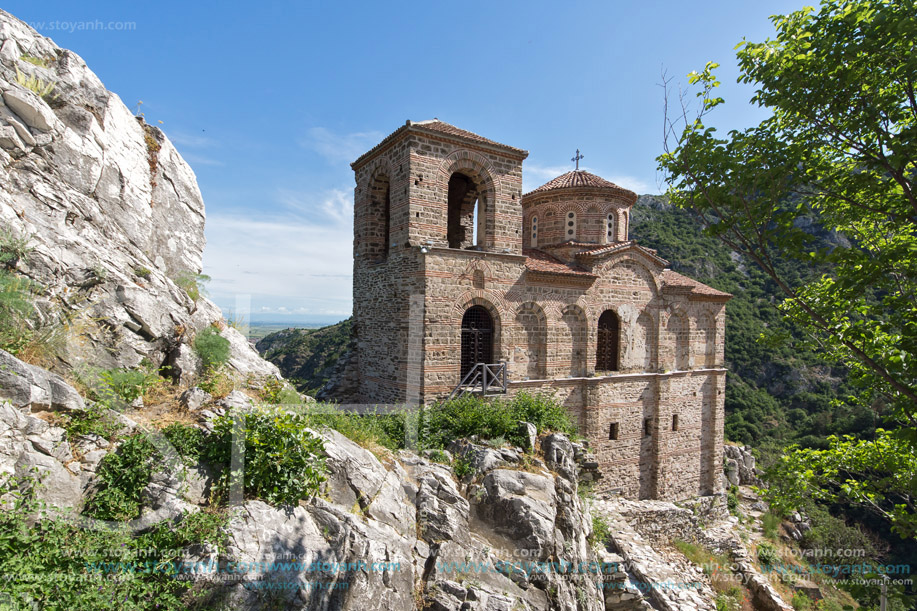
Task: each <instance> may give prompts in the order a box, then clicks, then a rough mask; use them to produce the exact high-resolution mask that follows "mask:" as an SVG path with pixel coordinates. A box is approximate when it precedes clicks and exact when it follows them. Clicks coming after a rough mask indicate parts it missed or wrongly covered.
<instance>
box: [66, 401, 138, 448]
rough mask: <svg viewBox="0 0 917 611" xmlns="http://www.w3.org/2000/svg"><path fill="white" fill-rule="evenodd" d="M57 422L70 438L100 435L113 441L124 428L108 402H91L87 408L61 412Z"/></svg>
mask: <svg viewBox="0 0 917 611" xmlns="http://www.w3.org/2000/svg"><path fill="white" fill-rule="evenodd" d="M56 424H57V425H58V426H60V427H62V428H63V429H64V430H65V431H67V438H68V439H70V440H74V439H76V438H77V437H79V436H81V435H99V436H100V437H104V438H105V439H107V440H109V441H111V440H113V439H114V438H115V436H116V435H117V434H118V433H119V432H120V431H121V429H122V426H121V425H120V424H119V423H118V421H117V419H116V418H115V416H114V414H113V413H112V411H111V410H110V409H109V408H108V404H107V403H91V404H90V405H89V406H87V408H86V409H85V410H81V411H71V412H69V413H66V414H61V415H59V416H57V419H56Z"/></svg>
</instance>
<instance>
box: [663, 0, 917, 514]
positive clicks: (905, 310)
mask: <svg viewBox="0 0 917 611" xmlns="http://www.w3.org/2000/svg"><path fill="white" fill-rule="evenodd" d="M773 22H774V25H775V28H776V37H774V38H773V39H769V40H767V41H765V42H762V43H754V42H748V41H743V42H742V43H741V44H740V45H739V46H738V47H737V58H738V64H739V68H740V70H741V76H740V78H739V80H740V81H742V82H745V83H750V84H753V85H754V86H755V88H756V89H755V94H754V96H753V97H752V102H753V103H756V104H758V105H760V106H762V107H764V108H766V109H767V110H768V111H769V112H770V113H771V116H770V117H769V118H768V119H766V120H764V121H763V122H761V124H760V125H758V126H756V127H752V128H749V129H746V130H742V131H734V132H731V133H730V134H728V136H727V137H725V138H719V137H717V136H716V134H715V132H714V131H713V130H712V129H711V128H707V127H705V122H706V121H707V114H708V113H709V112H710V111H711V110H712V109H713V108H715V107H716V106H717V105H718V104H720V103H722V102H721V101H720V100H719V99H718V98H715V97H714V96H713V94H712V92H713V90H714V89H715V87H716V85H717V84H718V83H717V81H716V78H715V76H714V75H713V70H714V68H715V66H713V65H712V64H708V65H707V67H706V68H705V70H704V71H703V72H701V73H699V74H697V73H692V75H689V81H690V82H691V83H692V84H694V85H695V86H698V87H699V91H698V95H699V96H700V98H701V100H702V102H703V104H702V107H701V110H700V112H699V113H698V115H697V117H696V118H693V119H692V118H685V119H684V122H683V125H681V130H680V131H678V130H676V129H674V123H673V122H671V121H670V122H669V123H668V125H669V127H670V131H669V136H670V138H669V141H668V142H667V143H666V153H665V154H664V155H662V156H660V157H659V158H658V161H659V166H660V169H662V170H663V171H664V172H665V173H666V174H667V182H668V184H669V188H670V195H671V198H672V200H673V201H674V202H675V203H676V204H678V205H679V206H682V207H684V208H687V209H690V210H691V211H692V212H693V213H694V214H695V216H696V217H697V218H698V219H700V220H701V222H702V223H703V224H704V225H705V226H706V227H707V229H708V231H709V232H710V233H711V235H714V236H716V237H717V238H719V239H720V240H722V241H723V242H724V243H725V244H727V245H728V246H729V247H730V248H732V249H733V250H735V251H736V252H738V253H740V254H743V255H745V256H747V257H749V258H750V259H752V260H753V261H755V262H756V263H757V265H758V266H759V267H760V268H761V269H762V270H763V271H764V272H765V273H766V274H767V275H768V276H770V278H771V279H772V280H773V282H774V283H775V284H776V285H777V286H778V287H779V288H780V289H781V291H782V292H783V293H784V295H785V296H786V299H785V301H784V302H783V303H782V304H781V305H780V308H781V311H782V312H783V313H784V315H785V316H787V317H788V318H789V319H791V320H793V321H794V322H795V323H797V324H798V325H799V326H800V327H801V328H802V329H804V330H805V331H806V334H807V336H806V338H805V339H806V341H807V343H808V345H809V347H810V348H811V349H813V350H818V351H820V352H821V353H822V354H824V355H825V357H826V358H827V359H828V360H833V361H837V362H842V363H844V364H846V365H847V366H848V367H849V368H850V371H851V381H852V382H854V383H855V384H856V385H857V386H858V388H859V389H860V394H859V396H858V397H856V400H858V401H860V402H861V404H862V405H865V406H870V407H872V408H877V407H878V408H881V409H883V412H884V414H883V415H884V417H885V419H886V425H887V426H891V427H908V428H909V429H913V428H915V427H917V325H915V321H917V256H915V255H917V90H915V83H917V54H915V53H914V42H913V41H914V40H917V11H915V10H914V4H913V2H895V1H891V0H825V1H824V2H822V4H821V6H820V7H819V8H818V9H817V10H815V9H808V8H807V9H803V10H801V11H796V12H794V13H791V14H789V15H785V16H776V17H774V18H773ZM786 258H792V259H794V260H796V261H797V262H798V265H799V267H800V269H802V270H806V273H800V274H798V275H797V276H796V277H792V276H791V275H789V274H787V273H786V272H785V270H781V269H780V267H779V265H778V264H777V263H776V262H777V261H778V260H780V259H786ZM901 441H902V443H904V441H905V438H901ZM903 449H906V446H905V448H903ZM913 450H914V447H913V445H911V447H910V450H909V451H910V452H913ZM807 458H814V457H813V456H809V455H807ZM795 466H797V467H800V468H801V467H802V466H803V465H802V464H796V465H795ZM887 467H888V468H900V467H902V465H900V464H898V463H888V464H887ZM807 481H808V482H809V484H810V487H812V486H817V485H818V481H817V480H815V479H812V478H808V479H807ZM791 483H792V482H787V484H788V485H789V484H791ZM837 485H838V486H841V485H844V486H846V485H847V484H843V483H840V482H839V483H838V484H837ZM850 486H851V487H850V488H849V490H847V492H846V493H847V494H848V496H850V497H851V498H856V499H858V502H872V503H874V504H875V505H879V506H882V507H883V511H885V512H886V513H885V515H886V516H887V517H888V518H889V519H892V520H895V521H898V520H902V519H904V521H905V522H907V521H908V519H907V518H906V515H905V516H902V512H896V511H891V510H889V509H888V507H886V506H885V505H883V502H882V499H880V498H873V499H871V498H870V497H869V495H868V494H866V493H865V492H864V493H862V494H861V493H860V492H859V490H860V489H859V488H857V487H856V486H854V485H853V484H850ZM812 492H814V491H812ZM876 494H880V493H879V492H876ZM905 506H906V507H905V509H904V510H902V511H903V513H904V514H907V512H910V513H911V514H913V513H915V512H917V509H915V508H914V507H912V506H910V505H908V504H907V503H905ZM902 528H903V529H904V531H907V530H908V529H909V527H908V526H907V525H906V524H905V525H903V526H902Z"/></svg>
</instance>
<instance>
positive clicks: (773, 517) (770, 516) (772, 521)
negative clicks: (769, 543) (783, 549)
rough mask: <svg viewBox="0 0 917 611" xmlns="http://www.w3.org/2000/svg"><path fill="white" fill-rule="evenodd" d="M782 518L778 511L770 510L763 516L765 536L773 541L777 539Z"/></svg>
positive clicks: (762, 525) (762, 523)
mask: <svg viewBox="0 0 917 611" xmlns="http://www.w3.org/2000/svg"><path fill="white" fill-rule="evenodd" d="M782 521H783V520H782V518H781V517H780V516H779V515H777V514H776V513H773V512H770V511H768V512H767V513H765V514H764V515H762V516H761V528H762V529H763V530H764V536H765V537H767V538H768V539H771V540H773V541H776V540H777V534H778V533H777V528H778V527H779V526H780V522H782Z"/></svg>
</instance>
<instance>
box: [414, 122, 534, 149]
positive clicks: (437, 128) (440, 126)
mask: <svg viewBox="0 0 917 611" xmlns="http://www.w3.org/2000/svg"><path fill="white" fill-rule="evenodd" d="M410 125H411V126H413V127H419V128H421V129H427V130H430V131H434V132H439V133H441V134H446V135H448V136H456V137H458V138H462V139H464V140H471V141H473V142H480V143H482V144H489V145H491V146H499V147H500V148H504V149H509V150H511V151H515V152H516V153H519V154H523V155H528V151H524V150H522V149H519V148H516V147H514V146H509V145H506V144H501V143H499V142H497V141H495V140H490V139H489V138H485V137H484V136H479V135H478V134H475V133H474V132H470V131H468V130H464V129H461V128H459V127H456V126H454V125H452V124H450V123H446V122H445V121H440V120H439V119H430V120H429V121H412V122H411V123H410Z"/></svg>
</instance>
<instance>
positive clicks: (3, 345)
mask: <svg viewBox="0 0 917 611" xmlns="http://www.w3.org/2000/svg"><path fill="white" fill-rule="evenodd" d="M34 289H35V284H34V283H33V282H32V281H31V280H29V279H28V278H23V277H20V276H16V275H14V274H11V273H10V272H8V271H6V270H5V269H0V349H3V350H6V351H7V352H10V353H12V354H18V353H19V351H20V350H22V348H24V347H25V346H27V345H28V344H29V343H30V342H31V340H32V337H33V335H34V331H33V329H32V325H30V320H31V318H32V315H33V312H34V306H33V305H32V304H33V300H34Z"/></svg>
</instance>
